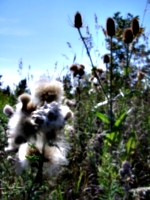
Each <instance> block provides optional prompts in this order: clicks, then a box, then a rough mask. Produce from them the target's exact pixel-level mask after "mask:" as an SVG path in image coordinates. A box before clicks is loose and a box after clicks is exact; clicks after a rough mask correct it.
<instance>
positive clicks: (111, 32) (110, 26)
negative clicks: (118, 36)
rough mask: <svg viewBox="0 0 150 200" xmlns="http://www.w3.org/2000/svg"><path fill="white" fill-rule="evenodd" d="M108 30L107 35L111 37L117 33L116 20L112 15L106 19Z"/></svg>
mask: <svg viewBox="0 0 150 200" xmlns="http://www.w3.org/2000/svg"><path fill="white" fill-rule="evenodd" d="M106 31H107V35H108V36H110V37H112V36H114V35H115V33H116V31H115V22H114V20H113V19H112V18H111V17H109V18H108V19H107V21H106Z"/></svg>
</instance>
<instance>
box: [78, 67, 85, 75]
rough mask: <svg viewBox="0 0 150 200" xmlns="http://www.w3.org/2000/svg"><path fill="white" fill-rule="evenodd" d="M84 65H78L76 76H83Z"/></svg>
mask: <svg viewBox="0 0 150 200" xmlns="http://www.w3.org/2000/svg"><path fill="white" fill-rule="evenodd" d="M84 68H85V67H84V65H79V66H78V74H79V76H80V77H81V76H83V75H84V73H85V72H84Z"/></svg>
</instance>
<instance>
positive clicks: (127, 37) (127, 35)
mask: <svg viewBox="0 0 150 200" xmlns="http://www.w3.org/2000/svg"><path fill="white" fill-rule="evenodd" d="M123 40H124V42H125V43H126V44H129V43H131V42H132V40H133V32H132V29H131V28H126V29H125V30H124V32H123Z"/></svg>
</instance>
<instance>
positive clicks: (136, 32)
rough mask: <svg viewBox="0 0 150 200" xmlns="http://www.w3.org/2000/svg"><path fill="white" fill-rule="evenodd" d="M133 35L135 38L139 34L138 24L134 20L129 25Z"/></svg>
mask: <svg viewBox="0 0 150 200" xmlns="http://www.w3.org/2000/svg"><path fill="white" fill-rule="evenodd" d="M131 26H132V32H133V35H134V36H136V35H137V34H138V33H139V22H138V20H137V19H136V18H134V19H133V20H132V23H131Z"/></svg>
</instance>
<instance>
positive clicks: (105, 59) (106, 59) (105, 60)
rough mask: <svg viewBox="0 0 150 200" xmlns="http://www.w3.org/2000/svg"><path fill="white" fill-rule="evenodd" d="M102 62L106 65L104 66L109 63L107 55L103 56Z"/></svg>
mask: <svg viewBox="0 0 150 200" xmlns="http://www.w3.org/2000/svg"><path fill="white" fill-rule="evenodd" d="M103 62H104V63H106V64H107V63H109V62H110V59H109V55H108V54H105V55H104V57H103Z"/></svg>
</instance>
